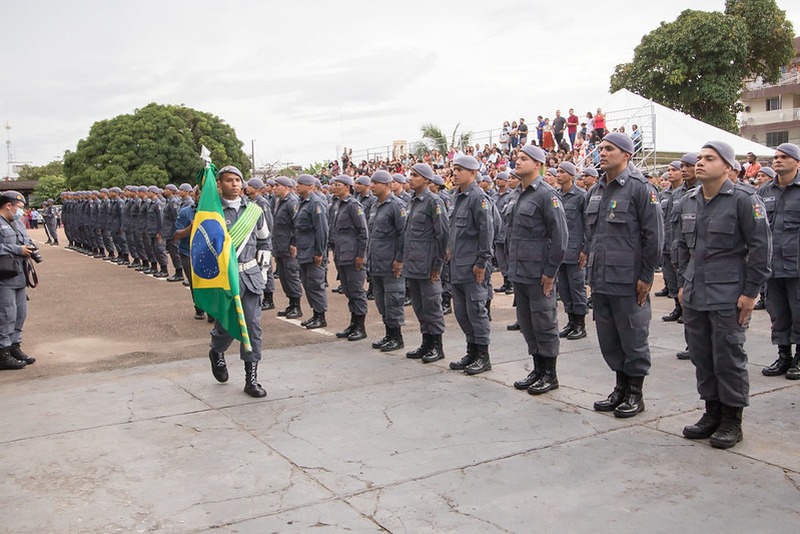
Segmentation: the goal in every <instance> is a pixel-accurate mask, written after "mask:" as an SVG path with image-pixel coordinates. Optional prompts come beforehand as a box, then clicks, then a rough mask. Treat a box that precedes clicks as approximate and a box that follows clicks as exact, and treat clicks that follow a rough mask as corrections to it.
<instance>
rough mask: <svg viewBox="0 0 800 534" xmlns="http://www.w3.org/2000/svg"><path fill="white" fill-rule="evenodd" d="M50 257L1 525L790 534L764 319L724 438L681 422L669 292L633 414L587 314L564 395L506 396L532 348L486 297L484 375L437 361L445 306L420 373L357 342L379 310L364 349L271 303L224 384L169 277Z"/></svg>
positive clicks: (799, 482) (199, 327)
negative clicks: (255, 341)
mask: <svg viewBox="0 0 800 534" xmlns="http://www.w3.org/2000/svg"><path fill="white" fill-rule="evenodd" d="M43 253H44V254H45V263H43V264H42V265H41V266H40V272H41V276H42V286H41V287H39V288H37V289H36V290H34V291H32V292H31V304H30V311H29V318H28V323H27V325H26V329H25V344H24V346H25V348H26V350H27V351H28V352H29V353H30V354H32V355H35V356H37V357H38V358H39V360H38V361H37V362H36V364H34V365H33V366H30V367H29V368H27V369H24V370H21V371H15V372H11V371H5V372H2V373H0V402H2V405H3V406H4V407H5V409H4V410H3V411H2V415H0V427H1V428H2V432H0V443H2V450H3V462H2V464H0V465H2V468H1V469H2V475H3V476H2V477H0V495H1V496H2V503H3V506H2V507H1V508H0V532H9V533H11V532H13V533H21V532H31V533H33V532H36V533H38V532H65V533H72V532H98V533H100V532H115V531H120V532H146V531H158V532H181V533H183V532H237V533H251V532H252V533H262V532H283V531H294V530H298V531H302V530H309V529H312V528H313V529H314V530H315V531H326V530H327V531H343V530H352V531H356V532H381V531H386V532H531V531H532V532H565V531H566V532H570V531H574V532H582V531H593V532H634V531H646V532H675V531H697V530H707V531H715V532H716V531H726V532H746V531H748V532H752V531H757V532H795V531H796V530H797V525H798V522H799V521H800V512H798V506H797V503H798V502H800V489H798V488H799V487H800V455H798V454H797V452H796V450H795V447H794V445H795V444H796V443H798V441H800V426H798V423H797V421H798V404H800V383H796V382H791V381H788V380H786V379H784V378H783V377H778V378H766V377H763V376H762V375H761V373H760V370H761V368H762V367H763V366H765V365H768V364H769V363H771V362H772V360H773V359H774V354H775V349H774V347H772V346H771V345H770V336H769V321H768V318H767V315H766V313H765V312H756V315H755V317H754V320H753V322H752V324H751V327H750V330H749V331H748V340H747V345H746V348H747V351H748V353H749V356H750V364H749V368H750V377H751V394H752V397H751V406H750V407H749V408H748V409H746V410H745V416H744V433H745V440H744V441H743V442H742V443H740V444H739V445H738V446H737V447H735V448H734V449H731V450H729V451H720V450H715V449H712V448H711V447H710V446H709V445H708V443H707V441H706V440H701V441H697V442H693V441H689V440H686V439H684V438H683V437H681V429H682V427H683V426H684V425H686V424H690V423H692V422H694V421H695V420H696V419H697V418H698V417H699V414H700V413H701V411H700V408H701V404H700V402H699V401H698V398H697V394H696V391H695V388H694V369H693V367H692V365H691V363H689V362H686V361H679V360H677V359H676V358H675V352H676V351H678V350H681V349H682V348H683V335H682V329H681V327H680V326H679V325H676V324H674V323H671V324H667V323H663V322H661V321H660V316H661V315H662V314H664V313H666V312H667V311H668V310H669V309H671V304H672V302H671V301H670V300H669V299H665V298H654V299H653V309H654V311H653V316H654V320H653V322H652V323H651V349H652V354H653V369H652V373H651V376H650V377H648V379H647V380H646V381H645V399H646V402H647V411H645V412H644V413H643V414H641V415H640V416H638V417H635V418H633V419H626V420H621V419H615V418H614V417H613V416H610V415H608V414H600V413H596V412H594V411H593V410H592V403H593V402H594V401H595V400H597V399H599V398H602V397H605V395H607V394H608V392H609V391H610V390H611V388H612V387H613V375H612V373H611V372H610V371H609V370H608V369H607V367H606V366H605V363H604V362H603V360H602V357H601V356H600V354H599V351H598V349H597V341H596V334H595V331H594V326H593V324H591V323H589V325H588V327H589V337H588V338H586V339H583V340H579V341H572V342H568V341H563V342H562V356H561V358H560V360H559V378H560V381H561V387H560V388H559V389H558V390H556V391H554V392H551V393H550V394H548V395H544V396H542V397H532V396H530V395H528V394H526V393H525V392H519V391H516V390H514V389H513V388H512V387H511V384H512V383H513V381H514V380H516V379H518V378H520V377H522V376H524V375H525V374H527V372H528V369H529V366H530V358H529V357H528V356H526V354H525V346H524V343H523V340H522V337H521V336H520V335H519V333H517V332H509V331H507V330H506V329H505V325H506V323H507V322H509V321H511V320H512V318H513V309H512V308H511V297H509V296H498V297H497V298H496V299H495V306H494V316H495V320H494V323H493V337H492V346H491V352H492V357H493V365H494V369H493V370H492V371H491V372H488V373H485V374H483V375H480V376H477V377H468V376H466V375H463V374H462V373H457V372H453V371H450V370H449V369H448V368H447V363H448V362H449V361H451V360H453V359H457V358H460V356H461V355H462V352H463V350H464V342H463V337H462V336H461V334H460V332H459V330H458V327H457V326H456V324H455V320H454V318H453V317H452V316H449V317H448V318H447V327H448V328H447V333H446V335H445V351H446V353H447V358H446V359H445V360H442V361H440V362H436V363H434V364H429V365H424V364H421V363H419V362H418V361H412V360H408V359H406V358H405V357H404V353H403V352H401V351H398V352H397V353H390V354H381V353H379V352H377V351H375V350H372V349H371V348H369V341H371V340H372V339H374V338H376V337H379V334H380V333H381V328H380V324H379V319H378V318H377V313H376V312H375V310H374V307H372V308H371V312H370V316H369V318H368V323H367V326H368V331H369V334H370V337H369V339H368V340H365V341H362V342H357V343H349V342H347V341H341V340H337V339H336V338H335V337H333V336H327V335H318V334H314V333H310V332H308V331H305V330H303V329H301V328H300V327H299V326H297V325H295V324H291V323H288V322H284V321H280V320H278V319H276V318H275V317H274V313H272V312H268V313H267V314H265V318H264V321H263V326H264V331H265V346H266V347H267V350H266V354H265V359H264V362H263V363H262V366H261V370H260V378H261V382H262V384H263V385H264V386H265V387H266V389H267V391H268V396H267V398H265V399H251V398H249V397H247V396H246V395H244V393H243V392H242V383H243V370H242V367H241V364H240V363H239V362H238V361H237V358H236V357H235V355H232V356H230V357H229V358H228V361H229V368H230V372H231V379H230V381H229V383H227V384H218V383H217V382H215V381H214V379H213V378H212V377H211V373H210V372H209V369H208V367H209V364H208V360H207V358H206V352H207V343H208V325H207V324H205V323H201V322H199V321H194V320H193V319H192V317H191V309H190V308H189V307H188V302H183V301H180V299H188V295H187V294H186V292H185V290H183V289H182V288H180V287H175V286H176V285H179V284H167V283H163V282H159V281H156V280H154V279H152V278H149V277H145V276H143V275H138V274H134V273H132V272H131V271H128V270H125V269H121V268H118V267H114V266H111V265H109V264H107V263H102V262H99V261H98V260H90V259H88V258H85V257H83V256H79V255H78V254H75V253H70V252H68V251H64V250H61V249H51V248H45V249H44V251H43ZM660 287H661V286H660V282H657V283H656V287H655V289H660ZM171 297H174V298H173V299H172V301H173V303H174V304H173V305H169V306H168V305H166V304H165V302H166V301H167V300H169V299H170V298H171ZM278 300H279V304H280V302H282V301H281V299H280V298H279V299H278ZM330 302H331V307H332V313H331V314H330V317H331V318H330V319H329V324H330V325H331V327H329V328H328V331H329V333H330V332H334V331H335V330H336V328H337V327H339V326H344V323H345V322H346V317H347V310H346V302H345V299H344V297H342V296H339V295H332V296H331V297H330ZM371 306H372V305H371ZM407 313H408V314H409V316H408V317H407V323H408V325H407V326H406V328H405V338H406V345H407V347H412V346H416V344H417V343H419V338H420V336H419V334H418V332H417V331H416V326H417V325H416V322H415V321H414V320H413V317H411V316H410V314H411V311H410V309H408V310H407ZM562 319H563V318H562ZM562 322H563V320H562Z"/></svg>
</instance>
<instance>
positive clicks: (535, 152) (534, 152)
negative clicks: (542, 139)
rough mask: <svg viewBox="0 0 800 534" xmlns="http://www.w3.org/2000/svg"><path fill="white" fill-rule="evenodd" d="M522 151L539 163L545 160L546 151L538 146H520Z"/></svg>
mask: <svg viewBox="0 0 800 534" xmlns="http://www.w3.org/2000/svg"><path fill="white" fill-rule="evenodd" d="M522 151H523V152H524V153H525V155H526V156H528V157H529V158H531V159H532V160H533V161H538V162H539V163H545V162H546V161H547V153H546V152H545V151H544V150H542V149H541V148H539V147H538V146H534V145H525V146H524V147H522Z"/></svg>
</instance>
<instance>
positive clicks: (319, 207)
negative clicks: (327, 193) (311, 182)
mask: <svg viewBox="0 0 800 534" xmlns="http://www.w3.org/2000/svg"><path fill="white" fill-rule="evenodd" d="M316 211H317V213H322V207H321V206H319V205H317V208H316Z"/></svg>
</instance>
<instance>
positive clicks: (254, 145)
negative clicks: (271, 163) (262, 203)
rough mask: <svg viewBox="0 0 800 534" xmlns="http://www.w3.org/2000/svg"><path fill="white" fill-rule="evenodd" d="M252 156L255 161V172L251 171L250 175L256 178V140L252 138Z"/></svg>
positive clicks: (253, 161)
mask: <svg viewBox="0 0 800 534" xmlns="http://www.w3.org/2000/svg"><path fill="white" fill-rule="evenodd" d="M250 158H251V161H252V163H253V172H252V173H250V176H252V177H254V178H255V175H256V140H255V139H250Z"/></svg>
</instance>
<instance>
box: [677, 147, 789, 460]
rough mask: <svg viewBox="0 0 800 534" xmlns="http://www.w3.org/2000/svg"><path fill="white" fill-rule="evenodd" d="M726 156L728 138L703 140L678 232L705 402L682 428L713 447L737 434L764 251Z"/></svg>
mask: <svg viewBox="0 0 800 534" xmlns="http://www.w3.org/2000/svg"><path fill="white" fill-rule="evenodd" d="M734 161H735V154H734V151H733V147H731V146H730V145H729V144H727V143H723V142H721V141H711V142H708V143H706V144H705V145H703V149H702V150H701V151H700V155H699V159H698V161H697V165H696V176H697V178H698V180H699V181H700V184H701V185H700V187H698V188H695V189H694V190H692V191H691V192H690V193H689V194H688V195H687V196H685V197H684V201H683V205H682V206H681V233H680V234H679V235H678V276H679V279H678V282H679V285H681V289H680V291H679V297H680V299H681V302H682V304H683V324H684V327H685V328H686V336H687V339H688V342H689V354H691V358H692V363H693V364H694V366H695V370H696V371H695V373H696V376H697V392H698V393H699V394H700V398H701V399H703V400H704V401H705V403H706V411H705V413H704V414H703V416H702V417H701V418H700V420H699V421H698V422H697V423H696V424H694V425H691V426H687V427H685V428H684V429H683V435H684V436H685V437H687V438H689V439H703V438H709V437H710V438H711V439H710V443H711V446H713V447H716V448H720V449H729V448H731V447H733V446H734V445H736V444H737V443H738V442H740V441H742V410H743V408H744V407H745V406H747V405H748V403H749V388H750V384H749V377H748V373H747V353H746V352H745V351H744V342H745V330H746V328H747V325H748V324H749V322H750V316H751V315H752V313H753V308H754V307H755V303H756V297H758V290H759V288H760V287H761V285H762V284H763V283H764V282H765V281H766V280H767V279H768V278H769V275H770V259H771V257H772V250H771V248H772V241H771V238H770V231H769V223H768V221H767V214H766V210H765V208H764V203H763V202H762V201H761V199H760V198H758V197H757V196H756V195H755V194H753V192H752V191H751V190H749V189H748V188H745V187H743V186H742V185H741V184H737V185H734V184H733V183H731V181H730V180H729V179H728V171H729V170H730V169H731V168H732V167H733V166H734ZM795 239H796V236H795Z"/></svg>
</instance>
